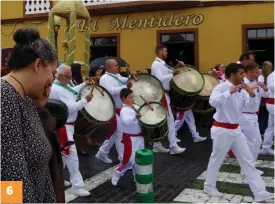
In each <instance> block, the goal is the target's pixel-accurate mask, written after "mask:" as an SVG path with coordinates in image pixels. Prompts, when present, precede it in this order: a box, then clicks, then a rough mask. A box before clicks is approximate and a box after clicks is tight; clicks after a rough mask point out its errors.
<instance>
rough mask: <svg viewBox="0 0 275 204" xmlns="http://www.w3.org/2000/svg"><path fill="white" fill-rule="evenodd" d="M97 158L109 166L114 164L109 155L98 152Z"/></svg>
mask: <svg viewBox="0 0 275 204" xmlns="http://www.w3.org/2000/svg"><path fill="white" fill-rule="evenodd" d="M95 157H96V158H98V159H99V160H101V161H103V162H104V163H107V164H111V163H112V162H113V161H112V160H111V159H109V158H108V156H107V155H103V154H101V153H100V152H98V153H97V154H96V155H95Z"/></svg>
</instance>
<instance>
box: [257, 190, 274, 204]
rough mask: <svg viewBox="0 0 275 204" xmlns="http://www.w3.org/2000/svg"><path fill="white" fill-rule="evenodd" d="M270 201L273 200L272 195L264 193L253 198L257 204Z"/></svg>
mask: <svg viewBox="0 0 275 204" xmlns="http://www.w3.org/2000/svg"><path fill="white" fill-rule="evenodd" d="M271 199H274V194H273V193H269V192H267V191H265V192H264V193H262V194H260V195H257V196H255V198H254V201H256V202H257V203H262V202H264V201H267V200H271ZM272 203H274V201H272Z"/></svg>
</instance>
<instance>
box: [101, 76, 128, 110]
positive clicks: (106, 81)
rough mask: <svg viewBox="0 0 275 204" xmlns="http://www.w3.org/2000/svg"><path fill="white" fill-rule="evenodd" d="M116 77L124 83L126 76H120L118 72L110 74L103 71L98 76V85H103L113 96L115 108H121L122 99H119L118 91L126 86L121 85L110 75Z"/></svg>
mask: <svg viewBox="0 0 275 204" xmlns="http://www.w3.org/2000/svg"><path fill="white" fill-rule="evenodd" d="M110 75H113V76H114V77H117V78H118V79H119V80H121V81H122V82H124V83H126V81H127V80H128V78H126V77H123V76H121V75H120V74H111V73H109V72H105V74H104V75H103V76H102V77H101V78H100V80H99V85H100V86H103V87H104V88H105V89H107V91H108V92H109V93H110V94H111V95H112V96H113V99H114V101H115V105H116V107H117V108H122V105H123V103H122V101H121V99H120V91H121V89H123V88H127V87H126V85H123V84H122V83H120V82H119V81H118V80H116V79H115V78H113V77H112V76H110Z"/></svg>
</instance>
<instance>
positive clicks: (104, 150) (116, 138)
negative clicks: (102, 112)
mask: <svg viewBox="0 0 275 204" xmlns="http://www.w3.org/2000/svg"><path fill="white" fill-rule="evenodd" d="M116 120H117V129H116V132H115V133H114V134H113V135H112V136H111V137H110V139H109V140H105V141H104V143H103V144H102V145H101V147H100V148H99V151H100V153H101V154H103V155H108V154H109V152H110V150H111V148H112V147H113V145H114V144H115V145H116V151H117V154H118V159H119V161H121V160H122V157H123V148H124V146H123V144H122V143H121V140H122V130H121V121H120V116H119V115H118V114H116Z"/></svg>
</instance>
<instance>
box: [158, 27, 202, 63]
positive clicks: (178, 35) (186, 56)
mask: <svg viewBox="0 0 275 204" xmlns="http://www.w3.org/2000/svg"><path fill="white" fill-rule="evenodd" d="M196 33H197V30H196V29H188V30H186V31H185V30H179V31H178V32H177V31H176V30H175V31H172V32H171V31H159V37H158V39H159V41H158V43H160V44H163V45H165V46H167V48H168V56H167V59H166V63H167V64H168V65H170V66H175V65H176V64H177V60H182V61H184V63H185V64H191V65H195V66H198V64H199V63H198V56H197V42H196Z"/></svg>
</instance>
